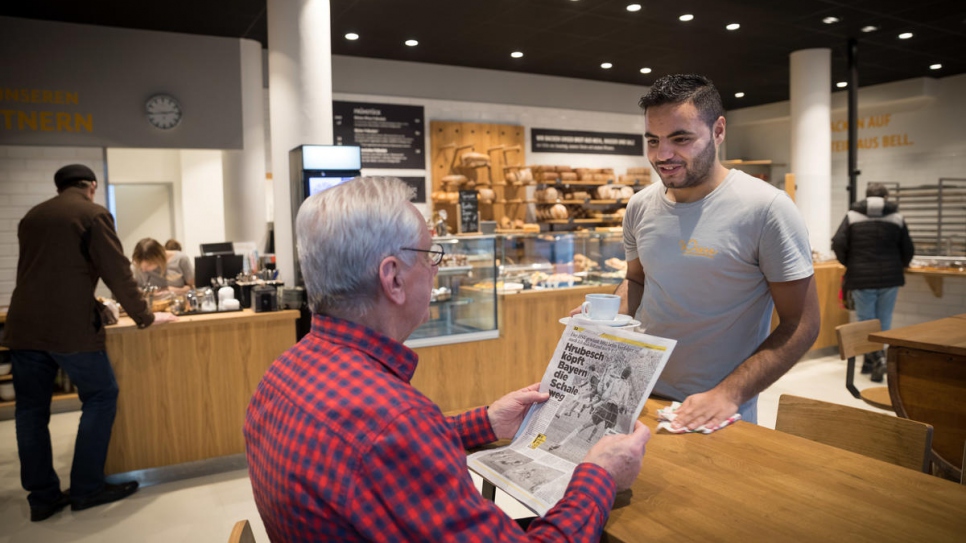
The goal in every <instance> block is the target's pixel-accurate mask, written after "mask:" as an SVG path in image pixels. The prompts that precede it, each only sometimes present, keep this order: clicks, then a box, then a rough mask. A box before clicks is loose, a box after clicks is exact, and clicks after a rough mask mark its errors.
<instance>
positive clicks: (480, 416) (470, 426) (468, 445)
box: [447, 407, 496, 449]
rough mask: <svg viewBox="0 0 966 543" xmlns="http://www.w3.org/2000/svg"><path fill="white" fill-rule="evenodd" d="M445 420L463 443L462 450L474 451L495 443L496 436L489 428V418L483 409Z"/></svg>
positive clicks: (485, 409)
mask: <svg viewBox="0 0 966 543" xmlns="http://www.w3.org/2000/svg"><path fill="white" fill-rule="evenodd" d="M447 420H448V422H449V424H450V426H452V427H453V429H454V430H455V431H456V433H457V434H458V435H459V436H460V439H461V440H462V441H463V448H464V449H474V448H476V447H480V446H482V445H486V444H487V443H493V442H494V441H496V434H495V433H493V427H492V426H490V416H489V415H488V414H487V408H485V407H478V408H476V409H471V410H469V411H467V412H465V413H461V414H459V415H456V416H452V417H447Z"/></svg>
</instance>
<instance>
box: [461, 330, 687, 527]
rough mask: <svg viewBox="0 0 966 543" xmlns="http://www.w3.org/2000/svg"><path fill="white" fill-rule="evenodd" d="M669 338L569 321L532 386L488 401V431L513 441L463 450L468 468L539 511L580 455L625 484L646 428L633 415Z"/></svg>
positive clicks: (553, 498) (635, 468)
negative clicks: (540, 377)
mask: <svg viewBox="0 0 966 543" xmlns="http://www.w3.org/2000/svg"><path fill="white" fill-rule="evenodd" d="M674 345H675V342H674V341H673V340H669V339H664V338H659V337H655V336H648V335H646V334H640V333H637V332H632V331H628V330H622V329H615V328H610V327H597V326H574V325H573V324H571V325H568V326H567V328H566V329H565V330H564V333H563V335H562V336H561V338H560V342H559V343H558V344H557V349H556V351H555V352H554V355H553V358H552V359H551V360H550V364H549V365H548V366H547V370H546V372H545V373H544V376H543V380H542V381H541V382H540V384H539V387H538V388H537V387H535V386H533V385H531V386H529V387H526V388H524V389H520V390H517V391H515V392H511V393H510V394H508V395H507V396H504V397H503V398H501V399H500V400H498V401H497V402H494V403H493V404H492V405H491V406H490V413H489V415H490V421H491V424H492V426H493V429H494V432H495V433H496V435H497V436H498V437H501V438H505V437H508V436H509V435H510V434H512V433H513V431H514V429H517V431H516V433H515V435H514V437H513V441H512V442H511V443H510V445H509V446H507V447H502V448H499V449H490V450H486V451H480V452H477V453H474V454H472V455H470V457H469V459H468V464H469V467H470V469H472V470H474V471H476V472H477V473H479V474H480V475H482V476H483V477H485V478H486V479H488V480H489V481H490V482H492V483H493V484H494V485H496V486H497V487H498V488H500V489H502V490H504V491H505V492H507V493H508V494H510V495H511V496H513V497H515V498H516V499H518V500H519V501H520V502H521V503H523V504H524V505H526V506H527V507H529V508H530V509H532V510H534V511H535V512H537V513H539V514H541V515H542V514H544V513H546V512H547V510H549V509H550V508H551V507H552V506H553V505H554V504H555V503H556V502H557V501H559V500H560V498H562V497H563V495H564V493H565V492H566V489H567V485H568V483H569V482H570V479H571V477H572V476H573V472H574V469H575V468H576V467H577V465H578V464H579V463H581V462H590V463H594V464H597V465H599V466H600V467H602V468H604V469H605V470H606V471H607V472H608V473H609V474H610V475H611V476H612V477H613V478H614V480H615V483H616V485H617V487H618V488H619V489H626V488H629V487H630V486H631V484H633V482H634V479H635V478H636V477H637V474H638V473H639V471H640V469H641V457H642V456H643V454H644V448H645V446H646V445H647V442H648V440H649V439H650V435H651V433H650V430H649V429H648V428H647V427H646V426H644V425H643V424H642V423H640V422H639V421H638V420H637V418H638V416H640V413H641V410H642V409H643V408H644V402H645V401H646V400H647V397H648V396H649V395H650V392H651V390H653V388H654V383H655V382H656V381H657V378H658V376H659V375H660V373H661V371H662V370H663V369H664V365H665V364H666V363H667V359H668V358H669V357H670V354H671V350H672V349H673V348H674ZM530 404H532V405H530ZM528 405H529V406H530V407H529V409H527V406H528ZM524 411H526V415H525V417H523V412H524ZM521 417H523V418H522V421H521Z"/></svg>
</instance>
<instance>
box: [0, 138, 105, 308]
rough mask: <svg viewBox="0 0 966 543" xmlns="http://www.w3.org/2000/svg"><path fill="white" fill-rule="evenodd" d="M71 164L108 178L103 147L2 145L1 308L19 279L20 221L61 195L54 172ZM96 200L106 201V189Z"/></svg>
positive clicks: (0, 200) (0, 218)
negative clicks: (85, 167)
mask: <svg viewBox="0 0 966 543" xmlns="http://www.w3.org/2000/svg"><path fill="white" fill-rule="evenodd" d="M68 164H84V165H86V166H88V167H90V168H91V169H92V170H94V173H95V174H96V175H97V178H98V179H99V180H101V181H103V180H104V178H105V177H104V175H105V174H104V172H105V167H104V150H103V149H101V148H97V147H94V148H92V147H34V146H31V147H21V146H8V145H0V311H6V308H7V306H8V305H10V295H11V294H13V287H14V284H15V283H16V279H17V258H18V254H19V244H18V241H17V225H18V224H19V223H20V219H21V218H22V217H23V216H24V215H25V214H26V213H27V211H29V210H30V208H32V207H34V206H35V205H37V204H39V203H41V202H43V201H45V200H48V199H50V198H53V197H54V196H56V195H57V188H56V187H55V186H54V173H56V172H57V170H59V169H60V168H61V167H63V166H66V165H68ZM94 200H95V201H96V202H97V203H99V204H101V205H104V191H103V190H98V191H97V193H96V194H95V196H94Z"/></svg>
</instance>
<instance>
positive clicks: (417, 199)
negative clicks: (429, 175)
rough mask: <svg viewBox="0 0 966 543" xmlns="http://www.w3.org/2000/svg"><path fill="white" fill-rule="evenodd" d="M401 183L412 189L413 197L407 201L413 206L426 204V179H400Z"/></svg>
mask: <svg viewBox="0 0 966 543" xmlns="http://www.w3.org/2000/svg"><path fill="white" fill-rule="evenodd" d="M399 179H402V181H403V183H406V184H407V185H409V186H410V187H412V188H413V189H415V191H416V192H415V193H414V194H413V197H412V198H411V199H410V200H409V201H410V202H412V203H414V204H425V203H426V178H425V177H400V178H399Z"/></svg>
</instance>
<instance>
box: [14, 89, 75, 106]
mask: <svg viewBox="0 0 966 543" xmlns="http://www.w3.org/2000/svg"><path fill="white" fill-rule="evenodd" d="M0 100H4V101H7V102H24V103H27V104H68V105H75V106H76V105H77V104H79V103H80V94H78V93H76V92H70V91H64V90H58V91H52V90H46V89H10V88H4V89H3V92H2V93H0Z"/></svg>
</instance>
